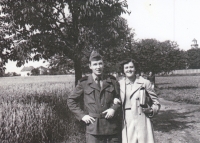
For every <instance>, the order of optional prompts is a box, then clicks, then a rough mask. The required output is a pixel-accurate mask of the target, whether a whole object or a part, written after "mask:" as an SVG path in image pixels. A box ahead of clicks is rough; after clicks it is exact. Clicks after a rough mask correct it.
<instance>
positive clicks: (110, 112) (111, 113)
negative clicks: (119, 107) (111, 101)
mask: <svg viewBox="0 0 200 143" xmlns="http://www.w3.org/2000/svg"><path fill="white" fill-rule="evenodd" d="M102 114H106V116H105V118H106V119H110V118H112V117H113V116H114V115H115V110H114V109H111V108H110V109H107V110H105V111H103V112H102Z"/></svg>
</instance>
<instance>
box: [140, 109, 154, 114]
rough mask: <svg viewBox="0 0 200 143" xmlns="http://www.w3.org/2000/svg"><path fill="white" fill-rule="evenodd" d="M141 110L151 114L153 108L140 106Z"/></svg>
mask: <svg viewBox="0 0 200 143" xmlns="http://www.w3.org/2000/svg"><path fill="white" fill-rule="evenodd" d="M142 111H143V112H144V113H146V114H152V113H153V109H152V108H142Z"/></svg>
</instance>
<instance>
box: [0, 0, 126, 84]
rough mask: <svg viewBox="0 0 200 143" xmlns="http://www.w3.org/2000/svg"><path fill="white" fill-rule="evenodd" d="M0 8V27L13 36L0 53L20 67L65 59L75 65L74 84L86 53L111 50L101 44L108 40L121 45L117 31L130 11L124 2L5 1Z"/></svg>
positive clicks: (79, 74) (80, 73)
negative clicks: (35, 61) (57, 57)
mask: <svg viewBox="0 0 200 143" xmlns="http://www.w3.org/2000/svg"><path fill="white" fill-rule="evenodd" d="M0 4H1V6H2V12H3V14H4V15H3V16H1V21H2V22H1V27H4V29H5V31H4V33H5V34H6V35H12V37H11V38H10V39H9V40H7V42H4V44H5V45H6V46H3V49H1V50H2V51H5V50H6V51H7V54H6V57H4V58H5V59H8V58H9V59H12V60H14V61H17V65H18V66H21V65H23V64H24V63H25V62H27V61H29V60H39V59H41V58H44V59H49V58H51V57H52V56H54V55H55V54H59V55H63V56H65V57H67V58H68V59H71V60H72V61H73V62H74V69H75V83H77V80H78V79H79V78H81V76H82V69H81V65H82V58H83V55H84V54H85V53H86V52H88V51H89V52H91V50H92V48H94V47H95V48H97V49H102V50H104V49H108V48H107V47H104V46H103V45H106V44H103V43H102V42H99V41H103V42H104V43H106V39H107V38H108V39H107V41H109V40H112V42H113V43H116V44H117V43H119V39H118V37H120V34H119V33H118V32H119V31H118V30H116V28H117V29H119V28H118V27H120V26H121V23H120V22H121V21H120V20H119V16H120V15H121V13H123V12H126V7H127V4H126V1H125V0H121V1H119V0H103V1H102V0H82V1H79V0H56V1H40V2H35V1H33V0H28V1H12V2H11V1H7V0H3V1H1V2H0ZM3 37H5V35H3ZM4 39H5V38H4ZM102 39H103V40H102ZM122 40H123V39H122ZM124 40H125V39H124ZM107 43H110V42H107ZM91 47H92V48H91ZM109 48H114V47H113V46H110V47H109Z"/></svg>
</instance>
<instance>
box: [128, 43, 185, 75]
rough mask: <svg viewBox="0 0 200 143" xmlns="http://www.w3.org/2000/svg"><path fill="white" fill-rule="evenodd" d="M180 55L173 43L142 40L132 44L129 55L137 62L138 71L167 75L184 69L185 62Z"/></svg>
mask: <svg viewBox="0 0 200 143" xmlns="http://www.w3.org/2000/svg"><path fill="white" fill-rule="evenodd" d="M182 53H183V51H180V50H179V48H178V45H177V44H176V43H175V42H172V41H169V40H168V41H164V42H159V41H158V40H155V39H142V40H140V41H137V42H135V43H134V45H133V47H132V52H129V55H132V56H131V57H132V58H133V59H135V60H136V61H137V62H138V64H139V65H140V67H139V70H140V71H143V72H150V71H152V72H153V73H160V72H165V73H168V72H170V71H172V70H176V69H180V68H183V67H185V64H186V61H185V57H184V55H182Z"/></svg>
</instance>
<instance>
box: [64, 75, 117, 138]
mask: <svg viewBox="0 0 200 143" xmlns="http://www.w3.org/2000/svg"><path fill="white" fill-rule="evenodd" d="M114 98H118V99H120V89H119V83H118V82H117V80H116V79H115V77H112V76H107V77H106V78H104V79H103V85H102V87H101V89H100V88H99V87H98V85H97V84H96V82H95V81H94V79H93V77H92V75H89V76H88V77H83V78H82V79H80V80H79V82H78V84H77V86H76V88H75V89H74V91H73V92H72V94H71V95H70V96H69V98H68V106H69V109H70V110H71V111H72V112H73V113H74V115H75V117H76V118H77V119H78V120H80V121H81V119H82V118H83V116H85V115H90V116H92V117H93V118H95V122H94V124H87V125H86V132H87V133H89V134H93V135H112V134H116V133H118V131H119V127H120V125H119V119H118V116H117V110H119V109H120V105H119V104H113V101H114ZM81 105H83V107H82V106H81ZM109 108H112V109H114V110H115V111H116V112H115V116H114V117H113V118H111V119H105V115H103V114H102V112H103V111H105V110H107V109H109Z"/></svg>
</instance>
